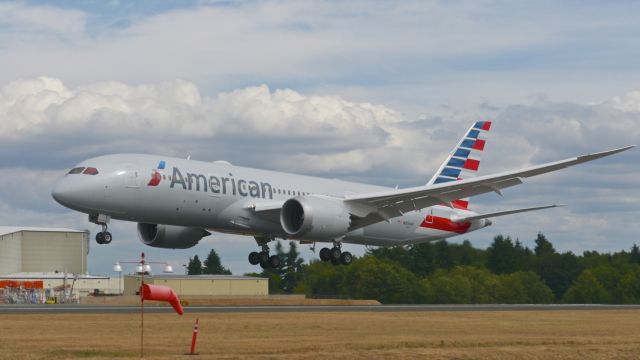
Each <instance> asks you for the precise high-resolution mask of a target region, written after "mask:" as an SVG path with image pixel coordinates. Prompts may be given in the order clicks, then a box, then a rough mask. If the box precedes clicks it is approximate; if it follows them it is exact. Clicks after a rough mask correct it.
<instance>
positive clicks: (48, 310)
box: [0, 304, 640, 315]
mask: <svg viewBox="0 0 640 360" xmlns="http://www.w3.org/2000/svg"><path fill="white" fill-rule="evenodd" d="M559 310H589V311H594V310H596V311H597V310H640V305H599V304H550V305H537V304H525V305H507V304H491V305H350V306H342V305H333V306H324V305H302V306H288V305H287V306H285V305H282V306H280V305H271V306H187V307H185V313H190V312H192V313H269V312H277V313H304V312H410V311H418V312H430V311H431V312H435V311H471V312H480V311H559ZM139 311H140V307H139V306H128V305H126V306H125V305H0V315H3V314H56V313H57V314H65V313H66V314H74V313H75V314H92V313H97V314H104V313H137V312H139ZM144 311H145V313H170V312H173V309H172V308H171V307H169V306H145V308H144Z"/></svg>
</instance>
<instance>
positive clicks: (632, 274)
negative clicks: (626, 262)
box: [618, 265, 640, 304]
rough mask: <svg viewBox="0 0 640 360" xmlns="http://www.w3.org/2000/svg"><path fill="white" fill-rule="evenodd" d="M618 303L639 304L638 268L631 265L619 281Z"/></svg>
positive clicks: (639, 282)
mask: <svg viewBox="0 0 640 360" xmlns="http://www.w3.org/2000/svg"><path fill="white" fill-rule="evenodd" d="M618 291H619V293H620V302H621V303H623V304H639V303H640V266H638V265H633V267H632V268H631V269H629V270H628V271H627V272H625V273H624V274H623V275H622V278H621V279H620V285H619V290H618Z"/></svg>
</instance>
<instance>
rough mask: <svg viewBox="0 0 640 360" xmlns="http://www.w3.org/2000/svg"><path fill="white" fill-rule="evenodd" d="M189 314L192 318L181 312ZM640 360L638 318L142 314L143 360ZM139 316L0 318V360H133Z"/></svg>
mask: <svg viewBox="0 0 640 360" xmlns="http://www.w3.org/2000/svg"><path fill="white" fill-rule="evenodd" d="M187 311H188V309H187ZM196 317H198V318H199V319H200V334H199V337H198V346H197V349H196V350H197V352H198V353H199V354H200V355H199V356H198V357H197V358H199V359H209V358H216V359H255V358H258V359H384V358H387V359H391V358H393V359H414V358H429V359H640V311H637V310H619V311H618V310H613V311H604V310H603V311H564V310H563V311H513V312H511V311H509V312H501V311H499V312H397V313H381V312H376V313H363V312H353V313H229V314H225V313H207V314H204V313H201V314H196V313H189V312H187V314H185V315H184V316H178V315H175V314H148V315H145V355H146V356H145V358H149V359H177V358H187V356H184V355H183V354H184V353H185V352H187V351H188V349H189V344H190V342H191V334H192V328H193V321H194V319H195V318H196ZM139 321H140V319H139V316H138V315H134V314H117V315H112V314H97V315H96V314H73V315H65V314H55V315H2V316H0V358H2V359H66V358H72V359H73V358H83V359H111V358H137V357H139V351H140V337H139V335H140V328H139Z"/></svg>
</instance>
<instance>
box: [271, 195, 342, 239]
mask: <svg viewBox="0 0 640 360" xmlns="http://www.w3.org/2000/svg"><path fill="white" fill-rule="evenodd" d="M280 224H281V225H282V228H283V229H284V231H285V232H286V233H287V234H288V235H289V237H291V238H300V239H308V240H324V241H327V240H334V239H336V238H338V237H340V236H343V235H344V234H346V233H347V231H349V226H350V224H351V217H350V215H349V212H348V211H347V209H346V208H345V207H344V205H343V204H342V202H341V201H339V200H332V199H325V198H317V197H295V198H291V199H289V200H287V201H285V203H284V204H283V205H282V209H281V210H280Z"/></svg>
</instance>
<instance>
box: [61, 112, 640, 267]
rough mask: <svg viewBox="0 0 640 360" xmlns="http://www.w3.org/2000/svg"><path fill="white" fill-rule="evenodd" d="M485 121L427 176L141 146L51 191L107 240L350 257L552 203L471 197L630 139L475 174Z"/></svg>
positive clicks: (262, 254) (80, 168)
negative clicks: (123, 233)
mask: <svg viewBox="0 0 640 360" xmlns="http://www.w3.org/2000/svg"><path fill="white" fill-rule="evenodd" d="M490 129H491V121H477V122H475V123H474V124H473V125H472V126H471V127H470V128H469V129H468V130H467V132H465V134H464V136H463V137H462V138H461V139H460V140H459V141H458V143H457V144H456V146H455V147H454V148H453V150H452V151H451V152H450V153H449V155H448V156H447V158H446V159H445V161H444V162H443V163H442V165H441V166H440V167H439V169H438V171H437V172H436V173H435V175H434V176H433V177H432V178H431V180H430V181H429V182H427V183H426V184H425V185H420V186H416V187H410V188H403V189H399V188H397V187H396V188H389V187H383V186H376V185H368V184H361V183H355V182H347V181H341V180H337V179H324V178H319V177H311V176H304V175H296V174H289V173H284V172H276V171H267V170H259V169H254V168H248V167H240V166H234V165H231V164H230V163H229V162H226V161H214V162H203V161H195V160H191V159H190V158H187V159H180V158H173V157H167V156H158V155H145V154H115V155H105V156H99V157H94V158H91V159H88V160H85V161H82V162H81V163H79V164H77V165H76V166H75V167H73V168H72V169H71V170H70V171H68V172H67V173H66V174H65V175H64V177H63V178H62V179H60V180H59V182H58V183H57V184H56V185H55V186H54V188H53V191H52V196H53V198H54V199H55V200H56V201H57V202H58V203H60V204H62V205H63V206H66V207H68V208H70V209H73V210H76V211H80V212H83V213H86V214H88V215H89V221H90V222H92V223H95V224H97V225H100V226H101V227H102V231H100V232H98V233H97V234H96V241H97V243H98V244H109V243H110V242H111V240H112V235H111V233H109V232H108V224H109V222H110V220H111V219H117V220H125V221H134V222H137V223H138V226H137V227H138V233H139V236H140V240H141V241H142V242H143V243H144V244H145V245H148V246H152V247H158V248H168V249H186V248H190V247H192V246H195V245H196V244H197V243H198V242H199V241H200V240H201V239H202V238H203V237H206V236H208V235H211V231H215V232H221V233H230V234H240V235H248V236H253V237H254V238H255V240H256V242H257V244H258V246H259V247H260V248H261V251H252V252H251V253H250V254H249V262H250V263H251V264H252V265H258V264H259V265H260V266H261V267H262V268H277V267H279V266H280V265H281V260H280V258H279V257H278V256H276V255H270V253H269V246H268V243H269V242H270V241H272V240H275V239H277V238H280V239H285V240H298V241H300V242H301V243H303V244H314V249H315V243H316V242H320V243H329V244H332V245H333V246H332V247H331V248H329V247H323V248H322V249H321V250H320V252H319V256H320V259H321V260H322V261H330V262H331V263H332V264H334V265H340V264H343V265H349V264H350V263H351V262H352V261H353V256H352V254H351V253H349V252H348V251H342V244H343V243H351V244H361V245H372V246H396V245H410V244H418V243H423V242H430V241H436V240H440V239H446V238H449V237H452V236H457V235H461V234H466V233H469V232H471V231H475V230H478V229H482V228H484V227H487V226H489V225H491V224H492V220H491V218H495V217H499V216H504V215H510V214H516V213H522V212H528V211H534V210H542V209H549V208H554V207H557V206H561V205H546V206H536V207H528V208H520V209H513V210H505V211H498V212H492V213H484V214H478V213H476V212H474V211H472V210H470V208H469V198H470V197H472V196H475V195H480V194H483V193H490V192H495V193H497V194H498V195H500V196H502V190H503V189H505V188H509V187H512V186H516V185H520V184H522V183H523V181H524V179H525V178H529V177H532V176H536V175H540V174H544V173H548V172H552V171H556V170H560V169H564V168H566V167H569V166H573V165H577V164H581V163H584V162H588V161H592V160H595V159H599V158H602V157H605V156H610V155H613V154H616V153H619V152H622V151H625V150H628V149H630V148H632V147H634V146H635V145H632V146H626V147H622V148H618V149H612V150H608V151H603V152H598V153H593V154H588V155H582V156H578V157H574V158H569V159H565V160H560V161H556V162H551V163H546V164H543V165H537V166H531V167H527V168H523V169H518V170H512V171H505V172H501V173H497V174H492V175H484V176H478V169H479V166H480V161H481V157H482V153H483V151H484V148H485V145H486V141H487V135H488V133H489V131H490Z"/></svg>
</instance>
